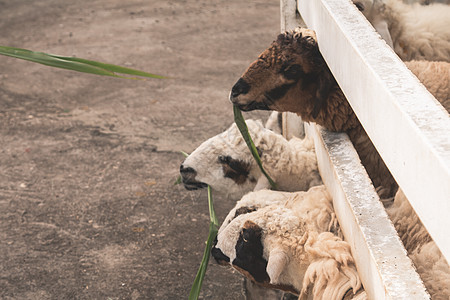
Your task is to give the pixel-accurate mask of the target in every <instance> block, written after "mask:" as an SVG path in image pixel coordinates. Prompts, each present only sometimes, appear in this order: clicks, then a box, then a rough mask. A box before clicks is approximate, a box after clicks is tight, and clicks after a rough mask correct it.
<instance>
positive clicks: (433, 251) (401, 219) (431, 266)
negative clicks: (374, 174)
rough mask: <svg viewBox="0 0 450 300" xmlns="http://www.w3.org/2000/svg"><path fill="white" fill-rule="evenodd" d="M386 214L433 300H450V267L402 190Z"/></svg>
mask: <svg viewBox="0 0 450 300" xmlns="http://www.w3.org/2000/svg"><path fill="white" fill-rule="evenodd" d="M386 212H387V214H388V215H389V217H390V219H391V221H392V223H394V226H395V229H396V230H397V232H398V234H399V236H400V239H401V240H402V242H403V245H404V246H405V248H406V250H407V252H408V255H409V257H410V258H411V260H412V261H413V263H414V265H415V266H416V268H417V273H418V274H419V275H420V277H421V278H422V281H423V283H424V284H425V287H426V288H427V290H428V292H429V293H430V295H431V299H433V300H443V299H445V300H448V299H450V267H449V265H448V263H447V261H446V260H445V258H444V256H443V255H442V253H441V252H440V251H439V248H438V247H437V245H436V243H435V242H434V241H433V240H432V239H431V237H430V235H429V234H428V232H427V230H426V229H425V227H424V226H423V224H422V222H421V221H420V219H419V217H418V216H417V215H416V213H415V211H414V209H413V208H412V206H411V205H410V203H409V201H408V199H407V198H406V196H405V194H404V193H403V191H402V190H401V189H399V190H398V192H397V194H396V195H395V198H394V202H393V204H392V205H391V206H389V207H388V208H387V209H386Z"/></svg>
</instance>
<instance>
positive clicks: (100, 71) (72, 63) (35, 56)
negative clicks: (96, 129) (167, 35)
mask: <svg viewBox="0 0 450 300" xmlns="http://www.w3.org/2000/svg"><path fill="white" fill-rule="evenodd" d="M0 55H5V56H10V57H14V58H18V59H23V60H28V61H31V62H35V63H39V64H43V65H46V66H50V67H55V68H61V69H67V70H72V71H78V72H83V73H90V74H95V75H103V76H111V77H119V78H129V79H137V78H133V77H125V76H120V75H118V74H116V72H117V73H121V74H128V75H137V76H143V77H150V78H166V77H163V76H160V75H155V74H150V73H147V72H143V71H139V70H134V69H130V68H125V67H120V66H116V65H112V64H105V63H101V62H96V61H91V60H86V59H82V58H76V57H65V56H59V55H52V54H47V53H43V52H36V51H31V50H27V49H21V48H14V47H7V46H0Z"/></svg>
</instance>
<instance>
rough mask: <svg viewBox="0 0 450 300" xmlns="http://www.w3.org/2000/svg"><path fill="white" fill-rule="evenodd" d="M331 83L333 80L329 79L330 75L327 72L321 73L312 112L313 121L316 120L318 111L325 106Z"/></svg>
mask: <svg viewBox="0 0 450 300" xmlns="http://www.w3.org/2000/svg"><path fill="white" fill-rule="evenodd" d="M333 83H334V78H332V77H331V73H330V72H329V71H328V72H323V74H322V76H320V77H319V87H318V89H317V93H316V99H315V101H314V107H313V111H312V117H313V118H314V119H316V118H317V116H318V115H319V113H320V111H321V110H322V108H323V107H324V106H325V104H326V102H327V99H328V96H329V94H330V89H331V87H332V86H333Z"/></svg>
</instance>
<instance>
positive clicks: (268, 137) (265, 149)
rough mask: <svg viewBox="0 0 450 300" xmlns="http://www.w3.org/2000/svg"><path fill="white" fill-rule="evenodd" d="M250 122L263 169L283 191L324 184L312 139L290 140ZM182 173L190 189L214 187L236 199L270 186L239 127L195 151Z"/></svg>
mask: <svg viewBox="0 0 450 300" xmlns="http://www.w3.org/2000/svg"><path fill="white" fill-rule="evenodd" d="M246 123H247V126H248V129H249V132H250V135H251V137H252V139H253V142H254V143H255V146H256V147H257V149H258V152H259V154H260V156H261V161H262V164H263V167H264V169H265V170H266V172H267V173H268V174H269V175H270V176H271V177H272V179H273V180H274V181H275V183H276V184H277V188H278V189H279V190H282V191H299V190H308V189H309V188H310V187H311V186H315V185H319V184H321V183H322V180H321V178H320V175H319V172H318V169H317V160H316V154H315V152H314V143H313V141H312V139H304V140H300V139H298V138H292V139H291V140H289V141H287V140H286V139H285V138H284V137H283V136H281V135H279V134H277V133H275V132H273V131H271V130H269V129H266V128H264V127H263V125H262V123H261V122H259V121H254V120H247V121H246ZM180 173H181V176H182V180H183V183H184V186H185V187H186V188H187V189H197V188H202V187H206V185H210V186H211V188H212V189H213V190H215V191H218V192H222V193H226V194H228V196H229V197H231V198H233V199H240V198H241V197H242V196H243V195H245V194H246V193H247V192H249V191H252V190H254V189H262V188H268V187H269V183H268V181H267V179H266V178H265V176H264V175H262V173H261V171H260V169H259V167H258V165H257V164H256V162H255V160H254V158H253V157H252V155H251V153H250V151H249V150H248V148H247V145H246V143H245V141H244V139H243V138H242V136H241V133H240V132H239V130H238V128H237V126H236V125H235V124H233V125H231V127H230V128H228V130H226V131H225V132H223V133H221V134H218V135H216V136H214V137H212V138H210V139H208V140H207V141H205V142H203V143H202V144H201V145H200V146H199V147H198V148H197V149H195V150H194V151H193V152H192V153H191V154H190V155H189V156H188V157H187V158H186V159H185V161H184V162H183V164H182V165H181V166H180Z"/></svg>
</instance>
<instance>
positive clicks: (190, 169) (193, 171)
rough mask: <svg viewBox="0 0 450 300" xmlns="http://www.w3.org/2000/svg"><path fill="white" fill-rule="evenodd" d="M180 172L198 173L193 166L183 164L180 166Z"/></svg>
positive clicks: (182, 173) (183, 173) (186, 173)
mask: <svg viewBox="0 0 450 300" xmlns="http://www.w3.org/2000/svg"><path fill="white" fill-rule="evenodd" d="M180 173H181V175H188V174H196V173H197V172H196V171H195V170H194V169H193V168H191V167H187V168H186V167H184V166H183V165H181V166H180Z"/></svg>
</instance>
